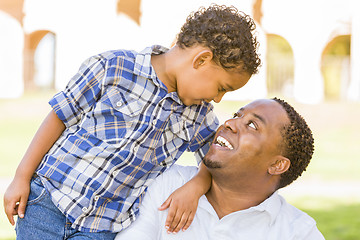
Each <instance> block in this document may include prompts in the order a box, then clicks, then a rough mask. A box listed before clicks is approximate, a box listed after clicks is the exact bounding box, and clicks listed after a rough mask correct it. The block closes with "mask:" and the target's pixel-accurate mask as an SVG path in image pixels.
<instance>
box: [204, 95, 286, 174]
mask: <svg viewBox="0 0 360 240" xmlns="http://www.w3.org/2000/svg"><path fill="white" fill-rule="evenodd" d="M287 124H289V119H288V117H287V114H286V112H285V110H284V109H283V108H282V106H281V105H280V104H278V103H277V102H275V101H273V100H265V99H264V100H257V101H254V102H252V103H250V104H248V105H246V106H245V107H243V108H241V109H240V110H239V111H238V112H237V113H236V114H235V116H234V118H232V119H229V120H227V121H226V122H225V123H224V124H223V125H222V126H220V127H219V129H218V131H217V133H216V136H215V139H214V141H213V143H212V145H211V147H210V150H209V152H208V153H207V154H206V156H205V157H204V160H203V161H204V164H205V165H206V166H207V167H208V169H209V170H210V171H211V172H212V173H213V172H214V173H215V174H216V173H219V172H220V173H223V174H226V176H227V177H230V179H231V177H233V179H237V178H238V177H240V176H241V177H243V178H245V179H248V180H249V181H251V179H252V180H254V179H255V178H257V177H259V176H260V175H262V176H264V175H266V174H267V172H268V168H269V167H270V165H271V162H272V161H273V160H274V157H275V156H277V155H280V154H281V152H280V149H279V144H280V143H281V141H282V137H281V133H280V130H281V128H282V127H283V126H284V125H287ZM259 174H260V175H259Z"/></svg>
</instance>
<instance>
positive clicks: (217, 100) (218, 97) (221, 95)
mask: <svg viewBox="0 0 360 240" xmlns="http://www.w3.org/2000/svg"><path fill="white" fill-rule="evenodd" d="M224 95H225V92H222V93H219V94H218V95H217V96H216V97H214V102H216V103H219V102H220V101H221V99H222V98H223V96H224Z"/></svg>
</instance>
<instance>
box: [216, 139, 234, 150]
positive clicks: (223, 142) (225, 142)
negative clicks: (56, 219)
mask: <svg viewBox="0 0 360 240" xmlns="http://www.w3.org/2000/svg"><path fill="white" fill-rule="evenodd" d="M216 143H217V144H218V145H220V146H222V147H227V148H229V149H231V150H232V149H234V148H233V146H232V145H231V144H230V143H229V142H228V140H226V139H225V138H223V137H221V136H218V137H217V138H216Z"/></svg>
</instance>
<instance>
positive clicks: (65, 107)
mask: <svg viewBox="0 0 360 240" xmlns="http://www.w3.org/2000/svg"><path fill="white" fill-rule="evenodd" d="M104 75H105V61H104V59H103V58H102V57H101V56H100V55H98V56H94V57H90V58H89V59H87V60H86V61H84V62H83V64H82V65H81V66H80V69H79V71H78V72H77V74H75V76H74V77H73V78H72V79H71V80H70V82H69V83H68V85H67V86H66V88H65V90H64V91H61V92H59V93H57V94H56V95H55V96H54V97H53V98H52V99H51V100H50V101H49V103H50V105H51V106H52V108H53V110H54V111H55V113H56V114H57V115H58V117H59V118H60V119H61V120H62V121H63V122H64V124H65V126H66V127H69V126H72V125H74V124H76V123H77V122H78V121H79V120H80V119H81V116H82V114H83V113H86V112H88V111H89V110H90V109H91V107H92V106H93V105H94V104H95V102H96V101H97V100H98V98H99V97H100V96H101V94H102V79H103V77H104Z"/></svg>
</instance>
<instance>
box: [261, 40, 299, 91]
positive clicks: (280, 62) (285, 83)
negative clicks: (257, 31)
mask: <svg viewBox="0 0 360 240" xmlns="http://www.w3.org/2000/svg"><path fill="white" fill-rule="evenodd" d="M266 62H267V89H268V92H269V94H270V95H280V96H292V95H293V85H294V53H293V50H292V48H291V46H290V44H289V42H288V41H287V40H286V39H285V38H283V37H282V36H280V35H277V34H267V53H266Z"/></svg>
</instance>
